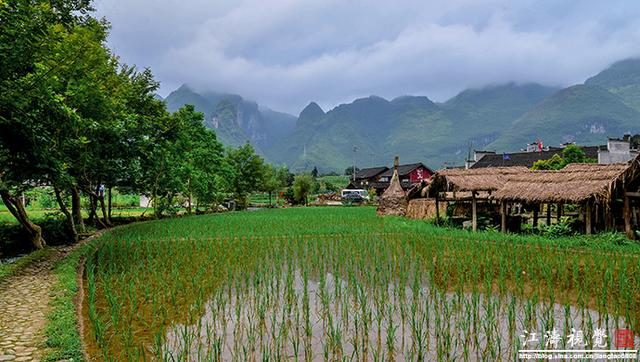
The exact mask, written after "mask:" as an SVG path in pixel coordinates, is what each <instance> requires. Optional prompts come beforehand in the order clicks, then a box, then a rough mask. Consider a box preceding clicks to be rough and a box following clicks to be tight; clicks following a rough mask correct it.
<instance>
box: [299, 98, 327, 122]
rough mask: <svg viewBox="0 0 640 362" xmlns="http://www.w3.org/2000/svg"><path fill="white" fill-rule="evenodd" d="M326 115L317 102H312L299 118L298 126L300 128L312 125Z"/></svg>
mask: <svg viewBox="0 0 640 362" xmlns="http://www.w3.org/2000/svg"><path fill="white" fill-rule="evenodd" d="M325 115H326V113H325V112H324V111H323V110H322V107H320V106H319V105H318V103H316V102H311V103H309V105H307V106H306V107H304V109H303V110H302V112H300V116H299V117H298V122H297V125H298V126H299V127H300V126H302V125H305V124H311V123H314V122H315V121H317V120H319V119H321V118H322V117H324V116H325Z"/></svg>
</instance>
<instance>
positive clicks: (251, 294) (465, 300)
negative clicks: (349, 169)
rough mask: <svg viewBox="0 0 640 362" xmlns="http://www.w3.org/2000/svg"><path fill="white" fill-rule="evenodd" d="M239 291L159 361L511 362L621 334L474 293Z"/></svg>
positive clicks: (186, 328)
mask: <svg viewBox="0 0 640 362" xmlns="http://www.w3.org/2000/svg"><path fill="white" fill-rule="evenodd" d="M247 282H248V285H245V287H242V288H241V289H237V288H230V289H225V290H220V291H219V292H218V293H216V294H215V295H214V296H213V298H212V299H211V300H209V301H208V302H207V303H206V306H205V312H204V315H203V316H202V317H201V318H200V319H199V320H198V321H197V323H195V324H192V325H185V324H176V325H173V326H171V327H170V328H169V329H168V330H167V331H166V333H165V336H164V337H165V338H164V343H163V346H162V356H163V359H164V360H189V361H203V360H214V361H216V360H222V361H231V360H236V361H264V360H306V361H327V360H332V361H333V360H350V361H373V360H378V361H383V360H384V361H390V360H395V361H415V360H513V359H517V352H518V350H523V349H572V348H573V349H587V348H599V349H609V348H615V347H614V346H613V340H610V338H611V336H612V335H613V331H615V330H617V329H622V328H624V327H627V323H626V321H625V320H624V318H616V317H614V316H611V315H609V314H604V315H601V314H599V313H598V312H596V311H594V310H591V309H580V308H577V307H575V306H572V305H561V304H558V303H553V304H549V303H548V302H546V301H536V300H526V301H522V300H518V299H517V298H515V297H514V296H513V295H510V294H506V295H499V294H495V293H492V294H485V293H483V292H481V291H479V290H474V291H462V290H458V291H457V292H451V291H446V292H443V291H441V290H438V289H437V288H431V287H430V286H429V285H412V286H406V287H405V288H404V289H403V290H401V289H399V288H398V287H397V285H396V284H394V283H390V284H388V286H387V288H384V286H383V287H382V288H375V289H371V288H368V287H365V286H363V285H361V284H359V283H356V282H351V283H350V282H348V281H346V280H344V279H342V278H340V277H338V276H337V275H334V274H331V273H326V274H324V275H322V276H321V277H320V278H310V277H309V275H302V273H301V271H300V270H295V271H293V270H292V269H288V271H286V272H283V273H282V274H281V275H278V276H275V277H273V278H267V279H261V280H255V279H253V278H252V279H251V280H248V281H247ZM594 332H595V334H594ZM601 332H604V335H605V336H606V337H602V336H601V335H600V336H598V333H601ZM639 342H640V338H638V337H636V340H635V343H636V345H637V344H638V343H639Z"/></svg>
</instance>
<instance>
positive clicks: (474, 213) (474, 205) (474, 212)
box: [471, 191, 478, 232]
mask: <svg viewBox="0 0 640 362" xmlns="http://www.w3.org/2000/svg"><path fill="white" fill-rule="evenodd" d="M471 228H472V230H473V231H474V232H476V231H478V201H477V200H476V192H475V191H474V192H472V193H471Z"/></svg>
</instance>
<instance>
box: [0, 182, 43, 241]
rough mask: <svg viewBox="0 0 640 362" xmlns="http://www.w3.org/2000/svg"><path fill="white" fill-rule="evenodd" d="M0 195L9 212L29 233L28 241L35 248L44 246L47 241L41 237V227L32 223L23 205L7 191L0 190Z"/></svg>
mask: <svg viewBox="0 0 640 362" xmlns="http://www.w3.org/2000/svg"><path fill="white" fill-rule="evenodd" d="M0 196H1V197H2V202H3V203H4V204H5V206H7V209H9V212H11V214H12V215H13V216H14V217H15V218H16V220H18V222H19V223H20V225H22V227H23V228H24V229H25V230H26V232H27V234H28V235H29V241H31V245H33V247H34V248H36V249H42V248H44V247H45V246H46V245H47V243H46V242H45V241H44V238H43V237H42V228H40V226H38V225H36V224H34V223H33V222H32V221H31V220H30V219H29V216H28V215H27V212H26V210H25V209H24V205H23V204H22V202H21V201H20V200H19V199H16V198H15V197H13V196H11V194H10V193H9V191H7V190H0Z"/></svg>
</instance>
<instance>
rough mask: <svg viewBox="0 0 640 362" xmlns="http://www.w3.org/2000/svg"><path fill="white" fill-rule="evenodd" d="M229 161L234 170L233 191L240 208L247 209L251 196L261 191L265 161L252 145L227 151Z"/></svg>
mask: <svg viewBox="0 0 640 362" xmlns="http://www.w3.org/2000/svg"><path fill="white" fill-rule="evenodd" d="M227 160H228V162H229V165H230V166H231V168H232V169H233V178H232V181H231V190H232V192H233V194H234V196H235V197H236V199H237V202H238V206H239V207H240V208H246V207H247V205H248V203H249V195H250V194H251V192H253V191H257V190H260V189H261V188H262V185H261V184H260V183H261V182H262V181H263V180H264V176H263V173H264V160H263V159H262V157H260V156H258V155H257V154H256V152H255V150H254V149H253V146H251V144H249V143H247V144H245V145H244V146H241V147H239V148H237V149H229V150H228V151H227Z"/></svg>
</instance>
